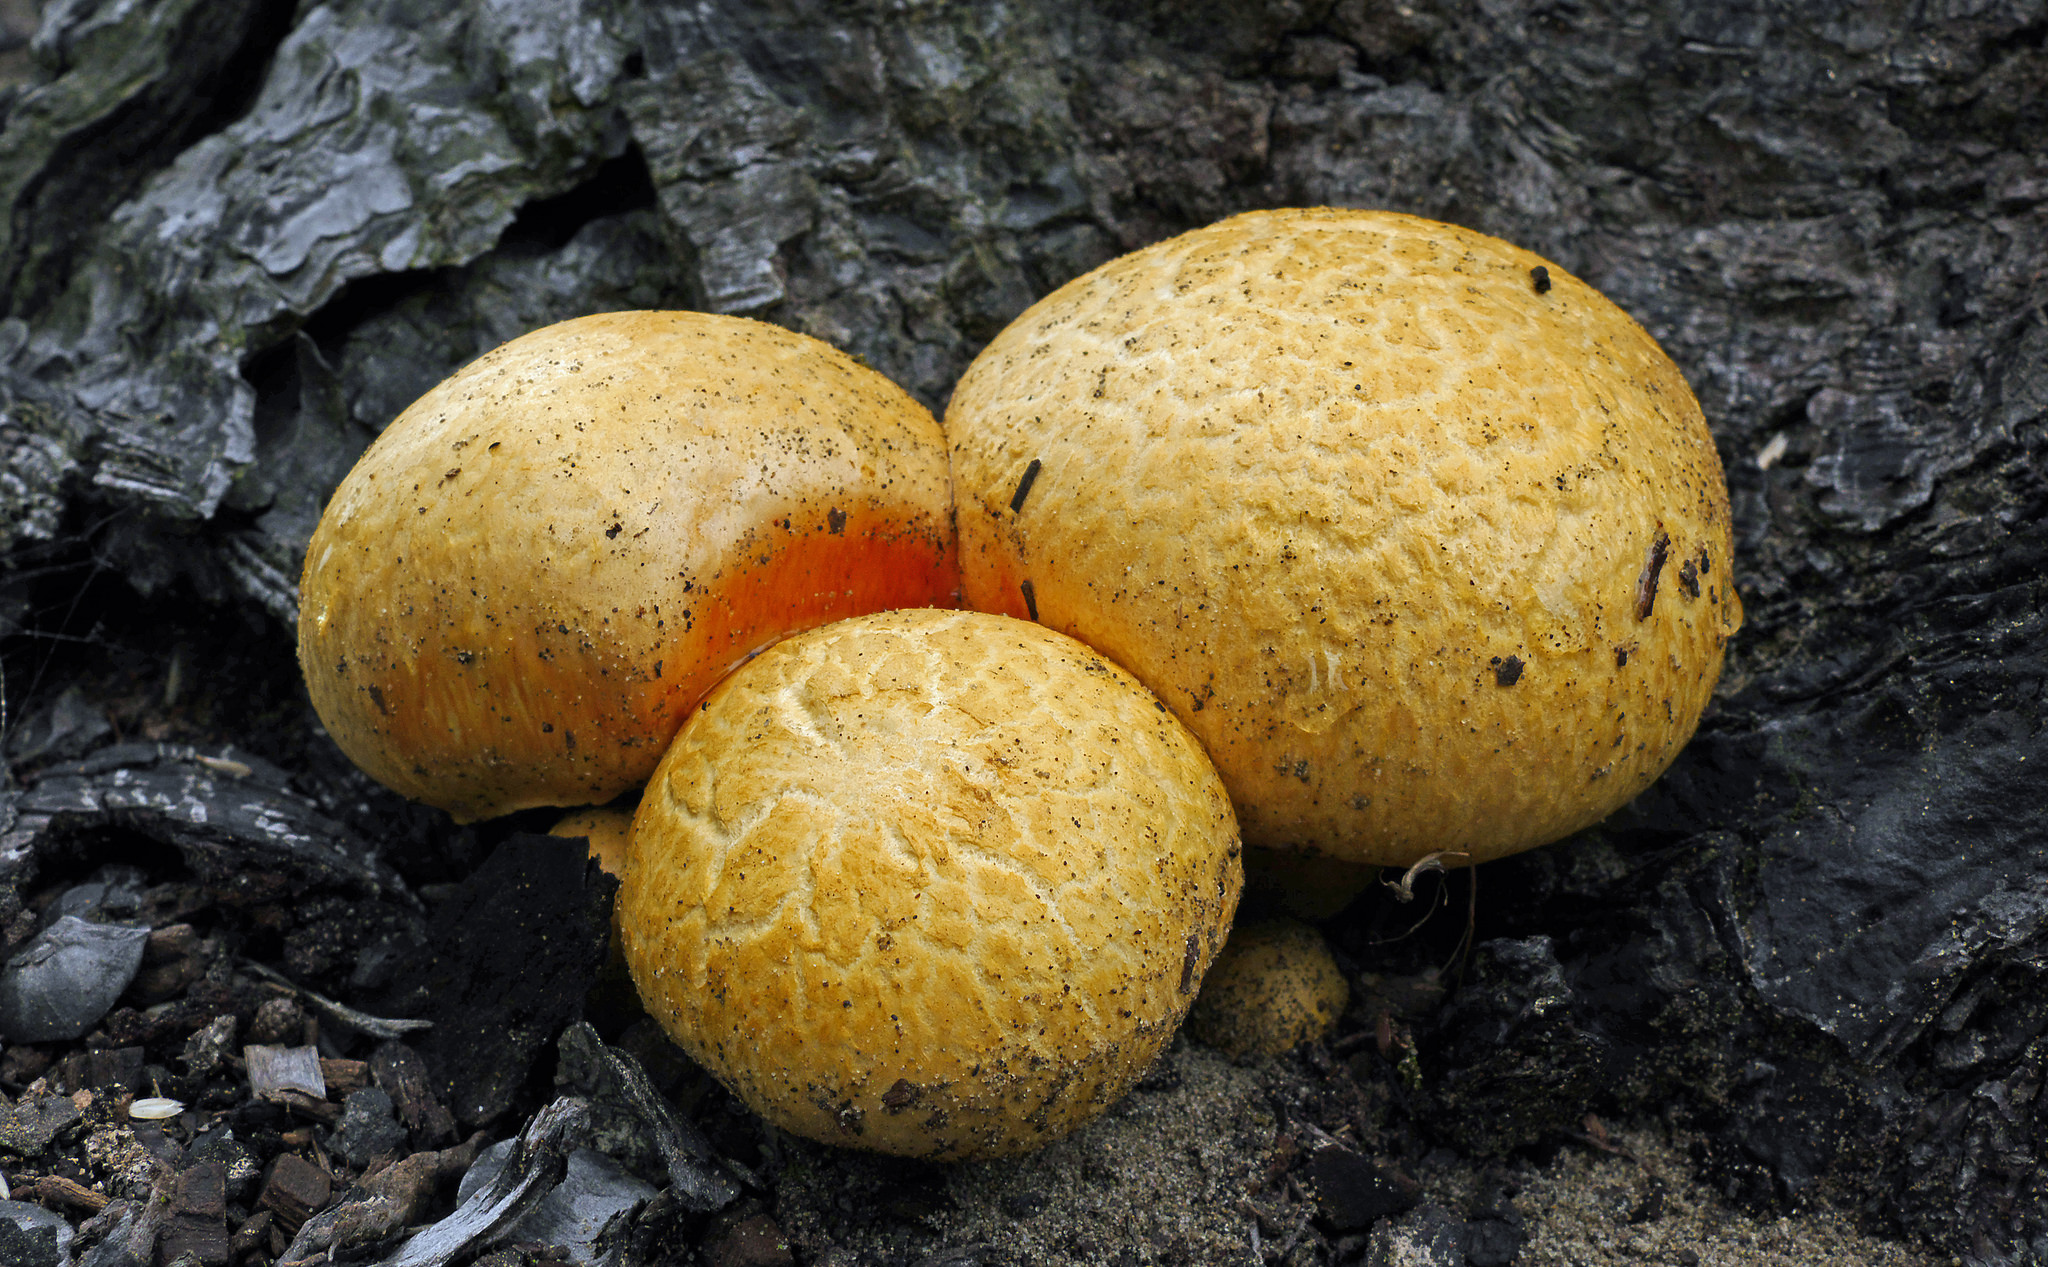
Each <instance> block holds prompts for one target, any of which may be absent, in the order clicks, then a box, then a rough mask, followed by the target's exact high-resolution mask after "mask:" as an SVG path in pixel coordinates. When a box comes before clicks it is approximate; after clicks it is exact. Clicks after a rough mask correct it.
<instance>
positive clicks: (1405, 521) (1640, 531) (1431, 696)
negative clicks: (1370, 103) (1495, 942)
mask: <svg viewBox="0 0 2048 1267" xmlns="http://www.w3.org/2000/svg"><path fill="white" fill-rule="evenodd" d="M1532 276H1536V277H1538V278H1547V279H1548V282H1549V285H1548V286H1547V288H1546V287H1543V286H1540V285H1532V284H1531V281H1530V279H1531V277H1532ZM946 431H947V438H948V440H949V442H950V443H951V444H952V446H953V448H952V452H953V458H954V466H953V476H954V487H955V489H956V490H957V495H958V497H959V500H960V515H959V522H960V552H961V571H962V588H963V595H964V597H965V599H966V601H967V602H968V604H969V605H970V606H973V607H976V608H979V609H981V610H984V611H994V612H1004V613H1007V614H1009V615H1012V616H1027V615H1028V616H1031V617H1033V618H1035V619H1037V620H1038V621H1040V622H1042V623H1043V624H1045V625H1047V626H1049V627H1051V628H1053V629H1057V630H1060V631H1061V632H1063V633H1067V634H1071V635H1073V636H1074V637H1077V638H1079V639H1081V640H1082V641H1083V642H1086V643H1088V644H1089V645H1090V646H1092V647H1095V648H1096V649H1097V650H1099V651H1101V652H1102V653H1103V654H1105V655H1107V656H1109V657H1110V658H1111V659H1113V660H1115V661H1116V662H1117V663H1119V664H1122V665H1124V666H1126V667H1128V668H1129V669H1130V670H1131V672H1132V673H1133V674H1134V675H1135V676H1136V677H1137V678H1138V680H1139V681H1141V682H1143V683H1145V684H1146V685H1147V686H1148V687H1150V688H1151V689H1152V690H1153V691H1154V692H1155V693H1157V694H1158V696H1159V697H1160V698H1161V699H1162V700H1164V701H1165V702H1166V704H1167V706H1168V707H1170V708H1172V709H1173V710H1174V711H1175V712H1176V713H1177V714H1178V715H1179V716H1180V718H1181V720H1182V721H1183V722H1185V723H1186V724H1187V726H1188V728H1189V729H1190V730H1191V731H1193V732H1194V734H1195V736H1196V737H1197V738H1198V739H1200V740H1201V742H1202V744H1203V745H1204V747H1206V748H1207V749H1208V752H1209V755H1210V757H1211V758H1213V759H1214V760H1215V762H1216V768H1217V770H1218V772H1219V773H1221V774H1222V776H1223V781H1224V783H1225V784H1226V785H1227V786H1228V787H1229V789H1230V793H1231V798H1232V800H1233V801H1234V802H1235V803H1236V805H1237V811H1238V815H1239V819H1240V821H1241V822H1242V824H1243V829H1244V838H1245V842H1246V843H1247V844H1248V845H1255V846H1264V847H1270V848H1274V849H1290V848H1305V849H1307V850H1310V851H1312V852H1315V853H1319V854H1322V855H1324V856H1327V857H1331V858H1337V859H1347V860H1349V861H1352V862H1357V863H1371V864H1375V865H1382V866H1398V867H1407V866H1409V865H1411V864H1413V863H1414V862H1415V861H1417V860H1418V859H1420V858H1423V857H1426V856H1428V855H1431V854H1435V855H1438V856H1440V857H1444V858H1457V859H1458V860H1460V861H1461V862H1482V861H1485V860H1486V859H1488V858H1493V857H1498V856H1500V855H1501V854H1505V853H1510V852H1513V851H1514V850H1517V849H1524V848H1527V847H1529V846H1532V845H1538V844H1542V843H1544V842H1546V841H1550V840H1555V839H1557V838H1558V837H1560V836H1563V835H1565V834H1567V833H1569V832H1572V831H1574V830H1576V829H1578V828H1580V827H1584V826H1586V825H1588V824H1590V823H1592V822H1594V821H1596V820H1598V819H1600V818H1602V817H1604V816H1605V815H1606V814H1608V813H1609V812H1611V811H1612V810H1614V809H1615V808H1616V807H1618V806H1620V805H1621V804H1623V803H1624V802H1626V801H1627V800H1629V799H1630V798H1631V797H1633V796H1634V795H1635V794H1636V793H1638V792H1640V791H1641V790H1642V789H1643V788H1645V787H1647V786H1648V785H1649V784H1650V782H1651V781H1652V780H1654V779H1655V778H1656V777H1657V776H1658V774H1659V773H1661V772H1662V771H1663V770H1664V768H1665V767H1666V766H1668V765H1669V764H1670V763H1671V761H1672V759H1673V757H1675V756H1676V755H1677V753H1678V751H1679V749H1680V747H1681V746H1683V745H1684V743H1685V742H1686V740H1687V739H1688V738H1689V737H1690V736H1691V734H1692V732H1693V729H1694V727H1695V725H1696V724H1697V723H1698V721H1699V718H1700V713H1701V711H1702V710H1703V709H1704V708H1705V707H1706V703H1707V700H1708V698H1709V697H1710V696H1711V695H1712V693H1713V689H1714V682H1715V679H1716V678H1717V677H1718V676H1719V674H1720V669H1721V656H1722V648H1723V647H1724V645H1725V644H1726V642H1727V640H1728V638H1729V637H1730V635H1732V634H1733V633H1734V632H1735V630H1736V628H1737V627H1738V626H1739V625H1740V623H1741V606H1740V604H1739V603H1738V602H1737V600H1736V598H1735V595H1734V592H1733V590H1732V589H1731V588H1730V585H1729V583H1728V578H1729V575H1730V569H1729V568H1728V566H1727V562H1728V560H1729V558H1730V556H1731V554H1732V546H1733V540H1732V536H1731V531H1730V517H1729V508H1728V494H1727V489H1726V486H1725V484H1724V483H1723V480H1722V472H1721V463H1720V460H1719V458H1718V457H1716V455H1715V451H1714V441H1713V437H1712V436H1711V435H1710V434H1709V433H1708V431H1707V426H1706V422H1705V419H1704V418H1703V417H1702V415H1701V413H1700V408H1699V405H1698V404H1697V402H1695V401H1694V399H1693V396H1692V393H1691V392H1690V391H1689V390H1688V389H1687V387H1686V384H1685V380H1684V378H1683V377H1681V375H1680V374H1679V372H1678V369H1677V368H1676V367H1675V366H1674V365H1673V364H1672V363H1671V360H1670V358H1669V357H1667V356H1665V355H1664V353H1663V351H1662V350H1661V349H1659V348H1658V346H1657V344H1656V342H1655V341H1654V340H1653V339H1651V338H1650V336H1649V335H1648V334H1646V333H1644V331H1643V329H1642V327H1641V326H1639V325H1637V324H1636V323H1635V322H1634V321H1632V320H1631V319H1630V318H1629V317H1628V315H1627V314H1626V313H1624V312H1623V311H1622V310H1621V309H1619V308H1617V307H1616V306H1615V305H1614V304H1612V303H1610V302H1609V301H1608V300H1607V299H1605V298H1604V297H1602V296H1601V295H1600V294H1599V292H1597V291H1595V290H1594V289H1593V288H1592V287H1590V286H1588V285H1586V284H1585V283H1584V282H1582V281H1580V280H1579V279H1578V278H1576V277H1573V276H1572V275H1571V274H1570V273H1568V272H1566V271H1565V270H1564V269H1562V268H1560V267H1558V266H1557V265H1556V264H1552V263H1549V262H1547V261H1545V260H1542V259H1541V258H1539V257H1538V256H1536V255H1533V254H1531V253H1530V252H1528V251H1524V250H1522V249H1520V248H1518V247H1515V246H1511V245H1509V244H1508V243H1506V242H1502V241H1500V240H1499V239H1496V238H1491V237H1487V236H1485V235H1483V234H1479V233H1473V232H1471V231H1469V230H1466V229H1460V228H1455V227H1453V226H1450V225H1445V224H1437V223H1434V222H1431V221H1428V220H1422V219H1418V218H1416V217H1414V216H1406V215H1396V214H1393V213H1390V212H1381V211H1349V210H1338V209H1331V208H1322V209H1314V210H1283V211H1260V212H1252V213H1248V214H1245V215H1241V216H1236V217H1233V218H1231V219H1228V220H1224V221H1222V222H1221V223H1218V224H1215V225H1211V226H1210V227H1208V228H1205V229H1199V230H1196V231H1195V232H1192V233H1188V234H1184V235H1182V236H1180V237H1177V238H1173V239H1171V240H1169V241H1165V242H1161V243H1158V244H1156V245H1154V246H1150V247H1146V248H1145V249H1143V250H1140V251H1137V252H1135V253H1133V254H1130V255H1126V256H1124V257H1122V258H1120V259H1116V260H1112V261H1110V262H1109V263H1107V264H1104V265H1103V266H1102V267H1100V268H1098V269H1096V270H1095V271H1093V272H1091V273H1088V274H1087V275H1085V276H1083V277H1080V278H1078V279H1076V280H1074V281H1072V282H1069V283H1068V284H1067V285H1065V286H1063V287H1061V288H1060V289H1059V290H1057V291H1055V292H1054V293H1053V294H1051V295H1049V296H1047V297H1046V298H1045V299H1043V300H1041V301H1040V302H1039V303H1037V304H1036V305H1034V306H1033V307H1032V308H1030V309H1029V310H1027V311H1026V312H1025V313H1024V314H1023V315H1022V316H1020V317H1019V318H1017V320H1016V321H1015V322H1014V323H1013V324H1011V325H1010V327H1009V328H1008V329H1006V330H1004V331H1003V332H1002V333H1001V334H999V335H997V336H996V338H995V339H994V341H993V342H991V343H990V344H989V346H988V347H987V349H986V350H984V351H983V352H982V353H981V355H980V356H978V357H977V358H975V361H974V363H973V364H972V365H970V366H969V367H968V369H967V372H966V374H965V375H964V376H963V377H962V378H961V380H960V383H959V386H958V387H957V388H956V389H955V391H954V393H953V396H952V401H951V404H950V405H949V406H948V407H947V411H946ZM1027 473H1035V478H1031V479H1030V481H1029V490H1030V495H1029V497H1028V498H1019V497H1018V496H1017V494H1018V492H1019V490H1020V488H1022V487H1023V486H1024V481H1025V479H1026V476H1027ZM1660 542H1662V543H1663V544H1662V545H1659V544H1658V543H1660ZM1666 553H1669V555H1670V556H1671V557H1672V558H1674V559H1676V558H1685V559H1692V558H1695V557H1696V556H1700V557H1705V558H1706V559H1707V560H1708V561H1709V563H1708V564H1703V565H1702V566H1701V568H1700V569H1699V570H1700V572H1701V573H1702V574H1709V575H1711V576H1712V577H1713V579H1714V581H1715V585H1714V586H1713V587H1703V592H1702V593H1701V594H1700V595H1698V596H1695V595H1694V594H1693V593H1692V589H1691V587H1690V586H1689V585H1688V584H1687V583H1686V582H1685V581H1684V580H1683V578H1679V579H1677V580H1674V579H1672V577H1671V576H1669V575H1667V576H1666V578H1665V580H1664V590H1665V592H1664V594H1663V596H1662V597H1661V598H1659V597H1658V596H1657V594H1656V593H1655V589H1656V585H1657V567H1658V565H1660V564H1661V563H1662V561H1663V559H1664V557H1665V554H1666ZM1709 566H1710V567H1711V571H1709ZM1671 572H1672V573H1673V574H1675V573H1676V572H1677V565H1676V564H1673V566H1672V569H1671ZM1027 586H1028V591H1027V588H1026V587H1027ZM1027 592H1028V595H1029V598H1028V601H1027V598H1026V594H1027ZM1618 647H1625V648H1628V649H1629V653H1628V654H1626V655H1622V654H1618V653H1617V650H1616V649H1617V648H1618Z"/></svg>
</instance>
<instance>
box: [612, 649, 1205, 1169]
mask: <svg viewBox="0 0 2048 1267" xmlns="http://www.w3.org/2000/svg"><path fill="white" fill-rule="evenodd" d="M1241 884H1242V869H1241V866H1240V862H1239V847H1238V841H1237V830H1236V821H1235V819H1234V817H1233V816H1232V813H1231V808H1230V802H1229V799H1228V798H1227V797H1226V796H1225V794H1224V791H1223V786H1222V784H1221V782H1220V781H1219V780H1218V779H1217V778H1216V776H1215V772H1214V770H1213V769H1212V767H1211V766H1210V764H1209V760H1208V758H1207V757H1206V756H1204V755H1203V754H1202V751H1201V749H1200V748H1199V747H1198V746H1197V745H1196V744H1195V742H1194V740H1193V739H1192V738H1191V737H1190V736H1189V735H1188V733H1187V731H1186V730H1185V729H1184V728H1183V727H1182V726H1181V725H1180V723H1179V722H1177V721H1175V720H1174V718H1173V716H1172V714H1171V713H1169V712H1167V711H1166V709H1165V708H1164V707H1163V706H1161V705H1160V704H1159V702H1158V701H1157V700H1155V699H1154V698H1153V697H1152V695H1151V694H1150V693H1149V692H1147V691H1146V690H1145V689H1144V688H1143V687H1142V686H1140V685H1138V684H1137V682H1135V681H1134V680H1133V679H1132V678H1131V677H1130V676H1129V675H1128V674H1126V673H1124V672H1123V671H1122V670H1121V669H1118V668H1117V667H1116V666H1114V665H1112V664H1110V663H1109V662H1107V661H1106V660H1104V659H1102V657H1100V656H1099V655H1097V654H1096V653H1095V652H1093V651H1090V650H1089V649H1088V648H1087V647H1085V646H1083V645H1082V644H1080V643H1078V642H1075V641H1074V640H1072V639H1070V638H1066V637H1064V636H1062V635H1059V634H1056V633H1052V632H1051V631H1049V630H1045V629H1041V628H1039V627H1037V626H1035V625H1031V624H1028V623H1025V622H1021V621H1014V620H1008V619H1005V618H1003V617H999V616H988V615H982V614H979V613H973V612H941V611H929V610H927V611H902V612H889V613H884V614H881V615H876V616H867V617H861V618H858V619H854V620H848V621H843V622H841V623H839V624H836V625H830V626H827V627H825V628H823V629H819V630H815V631H813V632H811V633H808V634H804V635H801V636H798V637H795V638H791V639H789V640H787V641H785V642H783V643H780V644H779V645H777V646H776V647H774V648H773V649H771V650H770V651H768V652H766V653H764V654H763V655H762V656H761V657H760V658H759V659H757V660H755V661H754V662H753V663H751V664H749V665H747V666H746V667H745V668H744V669H741V670H740V671H739V672H737V673H735V674H733V675H732V677H730V678H729V679H727V680H726V681H725V682H724V683H723V684H721V685H720V686H719V687H718V688H717V689H716V690H714V691H713V692H712V694H711V696H710V697H709V698H708V699H707V700H706V701H705V702H704V707H703V708H702V709H700V710H699V711H698V712H697V713H695V714H694V715H693V716H692V717H691V718H690V720H689V722H688V723H687V724H685V725H684V727H683V730H682V733H681V734H680V735H678V736H677V738H676V742H675V746H674V747H673V748H671V749H670V751H669V754H668V756H667V757H666V758H665V759H664V760H663V762H662V765H661V769H660V770H659V771H658V772H657V773H656V774H655V777H654V779H653V781H652V782H651V783H649V785H648V788H647V791H646V794H645V795H644V797H643V798H642V800H641V803H640V810H639V813H638V815H637V817H636V818H635V820H634V824H633V839H632V844H631V849H630V852H629V853H628V856H627V864H626V874H625V879H624V885H623V887H622V889H621V893H620V924H621V927H622V930H623V935H624V941H625V951H626V962H627V965H628V966H629V967H630V968H631V970H632V973H633V979H634V981H635V982H636V983H637V984H638V986H639V988H640V995H641V998H642V1000H643V1001H644V1002H645V1004H646V1006H647V1009H648V1011H649V1013H650V1014H651V1015H653V1016H654V1018H655V1019H656V1020H658V1021H659V1022H660V1023H661V1024H662V1026H663V1028H665V1029H666V1030H667V1031H668V1033H669V1035H670V1037H672V1038H673V1039H674V1040H675V1041H676V1043H677V1044H678V1045H679V1046H681V1047H682V1049H683V1050H684V1051H685V1052H687V1053H689V1055H690V1056H691V1057H692V1058H693V1059H695V1060H697V1061H698V1062H699V1063H700V1064H702V1065H703V1066H704V1067H705V1068H706V1069H708V1070H709V1071H711V1073H713V1074H714V1075H715V1076H716V1077H718V1078H719V1080H720V1081H722V1082H723V1083H724V1084H725V1085H726V1086H727V1087H729V1088H731V1089H732V1091H733V1092H734V1093H735V1094H737V1095H738V1096H739V1097H740V1098H741V1099H743V1100H744V1101H746V1103H747V1104H749V1105H750V1106H752V1107H753V1108H754V1109H755V1110H756V1111H757V1112H759V1113H761V1114H762V1115H763V1116H764V1117H766V1118H767V1119H768V1120H770V1121H772V1122H774V1123H776V1124H777V1125H779V1126H781V1127H783V1128H784V1129H786V1130H790V1131H794V1132H796V1133H798V1134H801V1135H806V1136H809V1137H811V1138H813V1139H820V1140H825V1141H828V1142H832V1143H838V1144H845V1145H850V1146H855V1147H861V1148H868V1149H874V1150H877V1151H882V1152H890V1153H899V1154H910V1155H916V1156H925V1157H933V1158H941V1159H949V1160H957V1159H962V1158H969V1157H993V1156H1001V1155H1003V1154H1007V1153H1014V1152H1018V1151H1021V1150H1024V1149H1028V1148H1035V1147H1037V1146H1039V1145H1041V1144H1044V1143H1047V1142H1050V1141H1051V1140H1053V1139H1056V1138H1058V1137H1059V1136H1061V1135H1064V1134H1066V1133H1067V1132H1068V1131H1070V1130H1072V1129H1074V1128H1075V1127H1076V1126H1078V1125H1080V1124H1081V1123H1082V1122H1083V1121H1085V1120H1087V1119H1088V1118H1089V1117H1091V1116H1093V1115H1094V1114H1096V1113H1098V1112H1100V1111H1101V1110H1102V1109H1103V1108H1105V1107H1107V1106H1108V1105H1109V1104H1111V1103H1113V1102H1114V1101H1115V1100H1116V1099H1118V1098H1119V1097H1120V1096H1122V1095H1123V1093H1124V1092H1125V1090H1126V1089H1128V1088H1129V1086H1130V1084H1131V1083H1132V1082H1133V1081H1135V1080H1136V1079H1137V1078H1138V1077H1139V1075H1140V1074H1142V1073H1143V1072H1144V1070H1145V1069H1146V1068H1147V1067H1148V1066H1149V1065H1150V1064H1151V1062H1152V1060H1153V1059H1154V1057H1156V1056H1157V1055H1158V1053H1159V1051H1160V1049H1161V1048H1162V1047H1164V1046H1165V1044H1166V1042H1167V1040H1168V1039H1170V1038H1171V1037H1172V1035H1173V1032H1174V1029H1175V1027H1176V1026H1178V1024H1179V1023H1180V1020H1181V1017H1182V1016H1183V1015H1184V1014H1185V1012H1186V1011H1187V1008H1188V1007H1189V1005H1190V1004H1191V1003H1192V1002H1193V1001H1194V998H1195V994H1196V990H1197V988H1198V987H1199V985H1200V983H1201V980H1202V974H1203V972H1204V971H1205V970H1206V969H1207V967H1208V965H1209V962H1210V960H1211V959H1212V958H1214V956H1215V954H1216V952H1217V950H1218V949H1219V948H1220V946H1221V945H1222V943H1223V940H1224V937H1225V935H1226V933H1227V931H1228V929H1229V926H1230V920H1231V916H1232V913H1233V911H1234V909H1235V907H1236V904H1237V898H1238V893H1239V890H1240V887H1241Z"/></svg>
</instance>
